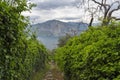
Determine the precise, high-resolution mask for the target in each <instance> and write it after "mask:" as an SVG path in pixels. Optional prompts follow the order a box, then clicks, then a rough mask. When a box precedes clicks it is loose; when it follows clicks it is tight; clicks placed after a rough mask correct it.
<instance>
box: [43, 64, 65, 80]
mask: <svg viewBox="0 0 120 80" xmlns="http://www.w3.org/2000/svg"><path fill="white" fill-rule="evenodd" d="M43 80H64V79H63V75H62V73H61V72H60V71H59V69H58V68H57V66H56V65H55V64H54V63H52V62H51V63H50V70H49V71H48V72H47V73H46V74H45V78H44V79H43Z"/></svg>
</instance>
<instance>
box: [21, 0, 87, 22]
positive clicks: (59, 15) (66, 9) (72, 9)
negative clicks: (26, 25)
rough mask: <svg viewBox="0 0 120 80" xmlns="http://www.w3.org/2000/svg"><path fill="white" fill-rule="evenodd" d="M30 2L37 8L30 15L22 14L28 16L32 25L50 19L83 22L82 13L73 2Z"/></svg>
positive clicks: (33, 0)
mask: <svg viewBox="0 0 120 80" xmlns="http://www.w3.org/2000/svg"><path fill="white" fill-rule="evenodd" d="M30 2H32V3H35V4H37V6H36V7H35V8H33V9H32V10H31V13H29V12H24V13H23V14H24V15H25V16H30V18H31V21H33V22H34V23H39V22H44V21H47V20H51V19H57V20H62V21H83V19H82V17H83V16H84V11H83V9H78V8H77V7H76V4H75V0H31V1H30ZM84 20H85V18H84Z"/></svg>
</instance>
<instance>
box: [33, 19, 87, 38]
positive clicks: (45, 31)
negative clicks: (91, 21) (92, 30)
mask: <svg viewBox="0 0 120 80" xmlns="http://www.w3.org/2000/svg"><path fill="white" fill-rule="evenodd" d="M87 26H88V24H86V23H82V22H62V21H58V20H49V21H46V22H43V23H38V24H34V25H32V30H33V31H36V33H37V36H38V37H39V36H54V37H60V36H65V35H66V34H70V35H74V34H79V33H80V32H81V31H84V30H86V29H87Z"/></svg>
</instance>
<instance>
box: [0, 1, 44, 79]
mask: <svg viewBox="0 0 120 80" xmlns="http://www.w3.org/2000/svg"><path fill="white" fill-rule="evenodd" d="M26 1H27V0H10V1H9V0H8V2H6V0H2V1H0V80H29V78H30V76H31V75H32V73H33V72H35V71H37V70H40V69H43V68H44V67H45V59H46V49H45V47H44V46H43V45H42V44H40V43H39V42H38V41H37V40H36V38H35V37H34V36H30V35H28V32H27V31H26V30H25V29H26V26H28V19H27V18H26V17H24V16H23V15H21V13H22V12H23V11H27V10H30V8H31V7H32V6H33V5H27V4H26Z"/></svg>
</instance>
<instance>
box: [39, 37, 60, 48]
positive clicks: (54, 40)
mask: <svg viewBox="0 0 120 80" xmlns="http://www.w3.org/2000/svg"><path fill="white" fill-rule="evenodd" d="M58 39H59V38H58V37H51V36H47V37H45V36H44V37H43V36H39V37H38V40H39V41H41V42H42V43H43V45H44V46H45V47H46V48H47V49H49V50H53V49H55V48H57V44H58Z"/></svg>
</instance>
